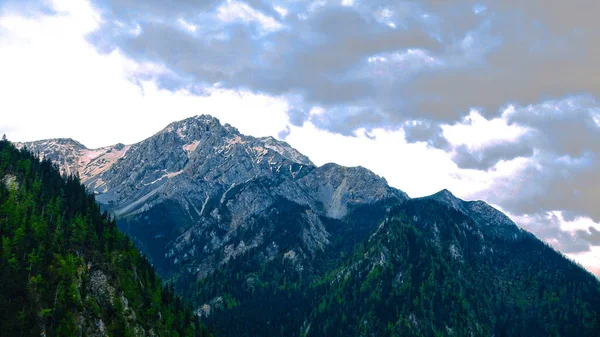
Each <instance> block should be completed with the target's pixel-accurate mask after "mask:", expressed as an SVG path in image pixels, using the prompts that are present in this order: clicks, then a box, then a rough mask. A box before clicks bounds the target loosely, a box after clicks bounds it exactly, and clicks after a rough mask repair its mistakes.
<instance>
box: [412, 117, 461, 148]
mask: <svg viewBox="0 0 600 337" xmlns="http://www.w3.org/2000/svg"><path fill="white" fill-rule="evenodd" d="M403 129H404V137H405V138H406V140H407V141H408V142H410V143H415V142H426V143H427V144H428V145H429V146H431V147H434V148H438V149H444V150H450V149H451V146H450V143H448V141H447V140H446V138H444V135H443V130H442V128H441V127H440V126H439V125H437V124H433V123H431V122H423V121H420V122H416V123H409V124H405V125H404V127H403Z"/></svg>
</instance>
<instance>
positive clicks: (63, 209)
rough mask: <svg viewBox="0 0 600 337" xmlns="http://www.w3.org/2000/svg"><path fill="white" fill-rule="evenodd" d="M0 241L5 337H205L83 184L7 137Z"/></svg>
mask: <svg viewBox="0 0 600 337" xmlns="http://www.w3.org/2000/svg"><path fill="white" fill-rule="evenodd" d="M0 238H1V242H0V248H1V249H0V275H1V277H0V332H1V333H0V334H1V335H2V336H40V334H42V333H43V332H45V335H46V336H81V335H82V334H83V335H86V333H88V331H97V330H98V329H100V328H99V326H100V320H102V323H103V324H104V328H105V330H106V331H107V332H108V333H109V335H111V336H133V335H134V330H135V329H140V328H141V329H143V330H146V331H150V330H152V331H154V333H156V334H157V335H159V336H207V335H208V334H207V332H206V331H205V330H204V329H201V328H200V327H199V326H198V324H197V323H194V321H195V320H194V315H193V314H192V312H191V310H190V309H188V307H187V306H184V305H183V304H182V303H181V301H180V300H179V298H176V297H175V296H174V294H173V291H172V290H170V289H168V288H164V287H163V286H162V284H161V281H160V279H159V278H158V277H157V275H156V274H155V273H154V271H153V269H152V266H151V265H150V263H149V262H148V261H147V260H146V259H145V258H144V257H143V256H141V255H140V253H139V252H138V251H137V250H136V249H135V248H134V246H133V244H132V243H131V242H130V241H129V239H127V238H126V237H125V236H124V235H123V234H121V233H120V232H119V230H118V229H117V227H116V224H115V221H114V219H111V218H110V217H109V216H108V215H107V214H106V213H104V214H102V213H101V212H100V209H99V206H98V205H97V204H96V202H95V200H94V196H93V195H90V194H88V193H87V192H86V190H85V188H84V187H83V186H82V185H81V184H80V182H79V179H78V178H77V177H73V176H71V177H61V175H60V173H59V170H58V168H57V167H56V166H55V165H53V164H52V163H51V162H49V161H46V160H42V161H40V160H39V158H37V157H35V156H33V155H32V154H31V153H29V152H28V151H26V150H17V149H15V148H14V147H13V145H12V144H11V143H10V142H8V141H6V140H2V141H0ZM93 275H96V276H98V275H99V276H101V277H94V276H93ZM98 287H100V288H98ZM138 332H139V331H138Z"/></svg>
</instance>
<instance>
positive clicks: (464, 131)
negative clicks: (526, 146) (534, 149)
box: [442, 110, 527, 150]
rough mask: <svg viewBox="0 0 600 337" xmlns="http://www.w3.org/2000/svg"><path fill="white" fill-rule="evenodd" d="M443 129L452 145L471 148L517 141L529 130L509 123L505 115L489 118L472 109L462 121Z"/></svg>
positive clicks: (444, 126) (445, 126)
mask: <svg viewBox="0 0 600 337" xmlns="http://www.w3.org/2000/svg"><path fill="white" fill-rule="evenodd" d="M442 129H443V130H444V137H446V139H447V140H448V141H449V142H450V143H451V144H452V145H466V146H467V147H468V148H469V149H471V150H476V149H481V148H484V147H486V146H488V145H491V144H494V143H498V142H503V141H516V140H517V139H518V138H519V137H520V136H522V135H524V134H525V133H526V132H527V129H526V128H523V127H521V126H518V125H516V124H513V125H509V124H508V122H507V120H506V116H505V115H502V116H501V117H498V118H494V119H491V120H487V119H485V117H483V116H481V114H480V113H479V112H478V111H476V110H472V111H471V112H470V113H469V115H468V116H466V117H465V118H464V120H463V122H462V123H457V124H453V125H443V126H442Z"/></svg>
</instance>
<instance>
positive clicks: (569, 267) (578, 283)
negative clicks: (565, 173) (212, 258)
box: [177, 199, 600, 337]
mask: <svg viewBox="0 0 600 337" xmlns="http://www.w3.org/2000/svg"><path fill="white" fill-rule="evenodd" d="M359 211H360V213H359V214H360V215H361V216H365V217H366V218H364V219H362V220H361V221H363V222H362V223H363V224H364V225H365V226H363V227H360V226H361V222H360V221H358V220H357V217H358V215H359V214H357V213H354V215H353V218H352V219H346V220H345V221H343V222H335V221H334V222H331V223H329V230H330V231H331V232H335V231H337V233H343V229H344V228H348V227H351V226H359V228H361V230H362V231H363V232H364V234H363V235H362V240H360V241H359V242H358V243H356V241H357V240H358V239H356V240H351V239H349V238H348V237H345V238H341V237H340V238H334V239H333V240H332V244H331V246H330V247H328V249H327V251H326V252H324V253H322V254H317V255H316V256H314V257H313V258H312V259H311V260H310V261H305V262H304V264H303V265H304V266H305V269H303V270H298V268H296V267H297V266H295V265H294V264H293V263H290V261H289V259H285V258H283V257H282V256H281V255H280V256H277V257H276V258H274V259H273V260H268V261H265V260H264V259H261V258H258V257H257V254H252V253H248V254H246V255H242V256H238V257H237V258H236V259H233V260H231V261H230V262H229V263H227V264H225V265H222V266H221V267H220V268H219V269H218V270H217V271H216V272H215V273H214V274H212V275H209V276H208V277H206V278H204V279H202V280H200V281H196V280H194V279H186V278H180V279H178V282H177V285H178V288H179V289H180V290H181V291H183V292H185V293H186V295H189V296H190V297H192V298H195V301H196V305H197V306H200V305H202V304H204V303H208V304H210V305H211V310H212V311H211V315H210V316H208V317H207V318H204V322H205V323H206V324H207V325H209V326H212V327H213V328H214V329H215V332H216V333H218V334H219V335H223V336H527V337H533V336H540V337H541V336H590V337H597V336H600V317H599V315H600V283H599V282H598V280H597V279H596V278H595V277H594V276H592V275H591V274H589V273H588V272H586V271H585V270H583V269H582V268H580V267H579V266H577V265H575V264H574V263H572V262H571V261H569V260H567V259H565V258H564V257H563V256H562V255H560V254H559V253H557V252H556V251H554V250H553V249H552V248H550V247H549V246H547V245H546V244H544V243H542V242H541V241H539V240H537V239H536V238H535V237H533V236H532V235H530V234H529V233H526V232H522V231H518V230H516V229H515V234H517V237H514V236H510V237H499V236H489V237H488V236H485V235H484V234H483V233H482V232H481V231H479V230H478V227H477V226H478V225H477V224H476V223H474V222H473V220H472V219H470V218H468V217H467V216H465V215H464V214H462V213H461V212H459V211H456V210H454V209H452V208H450V207H448V206H447V205H446V204H443V203H440V202H438V201H435V200H427V199H421V200H412V201H409V202H406V203H404V204H402V205H400V206H398V207H395V208H394V209H393V210H392V211H391V212H390V213H389V214H388V216H387V220H385V221H384V222H383V224H382V225H381V226H379V227H378V228H374V227H373V226H371V228H370V230H368V231H367V228H368V226H366V223H367V222H374V223H375V226H377V225H379V224H381V223H382V222H381V221H379V218H381V217H382V214H383V213H382V212H375V213H374V214H370V215H369V214H367V215H365V213H364V212H363V211H364V210H359ZM294 214H295V213H294V210H293V209H290V212H288V213H286V212H285V211H282V212H280V213H279V215H278V216H277V217H274V218H272V219H271V221H278V222H281V223H282V224H285V225H282V226H280V228H282V231H289V232H293V231H294V230H295V227H296V223H295V220H294V219H295V217H294ZM265 221H266V220H265ZM357 221H358V222H357ZM336 228H337V229H336ZM293 237H294V236H293V235H292V236H290V237H289V239H291V238H293ZM278 243H279V244H280V246H281V251H283V252H285V251H286V250H287V249H289V247H294V243H293V242H288V241H286V240H285V236H284V235H282V236H281V240H280V241H278ZM296 244H297V243H296ZM348 247H354V248H353V249H351V250H350V251H349V252H348V253H347V251H348V250H349V249H348ZM307 269H308V270H307ZM190 288H192V289H190ZM234 318H235V319H234Z"/></svg>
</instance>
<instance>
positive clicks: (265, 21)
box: [217, 0, 283, 31]
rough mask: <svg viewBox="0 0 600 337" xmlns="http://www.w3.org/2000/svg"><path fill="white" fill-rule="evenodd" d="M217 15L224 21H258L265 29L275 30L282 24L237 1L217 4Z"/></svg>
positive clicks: (229, 0) (230, 0)
mask: <svg viewBox="0 0 600 337" xmlns="http://www.w3.org/2000/svg"><path fill="white" fill-rule="evenodd" d="M217 17H218V18H219V20H221V21H223V22H226V23H230V22H236V21H241V22H257V23H260V25H261V26H262V27H263V29H264V30H265V31H276V30H279V29H281V28H282V27H283V25H282V24H281V23H280V22H279V21H277V20H275V19H274V18H272V17H270V16H267V15H265V14H263V13H261V12H260V11H257V10H256V9H254V8H252V7H251V6H250V5H248V4H246V3H244V2H239V1H232V0H228V1H227V2H226V3H224V4H223V5H221V6H219V8H218V9H217Z"/></svg>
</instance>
